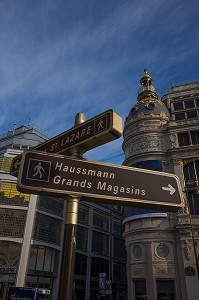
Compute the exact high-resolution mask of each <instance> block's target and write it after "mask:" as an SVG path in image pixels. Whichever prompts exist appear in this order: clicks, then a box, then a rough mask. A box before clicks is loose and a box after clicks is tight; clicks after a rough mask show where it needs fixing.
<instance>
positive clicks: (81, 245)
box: [77, 225, 88, 251]
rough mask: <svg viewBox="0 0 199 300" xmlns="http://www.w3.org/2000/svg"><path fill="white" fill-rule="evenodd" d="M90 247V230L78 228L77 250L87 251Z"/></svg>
mask: <svg viewBox="0 0 199 300" xmlns="http://www.w3.org/2000/svg"><path fill="white" fill-rule="evenodd" d="M87 245H88V229H87V228H84V227H82V226H79V225H78V226H77V249H79V250H82V251H87Z"/></svg>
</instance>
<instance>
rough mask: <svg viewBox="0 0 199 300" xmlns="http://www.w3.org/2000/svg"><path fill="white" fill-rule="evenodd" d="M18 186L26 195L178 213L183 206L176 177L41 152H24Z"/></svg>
mask: <svg viewBox="0 0 199 300" xmlns="http://www.w3.org/2000/svg"><path fill="white" fill-rule="evenodd" d="M17 184H18V190H19V191H21V192H25V193H27V192H29V193H32V194H46V195H47V194H49V195H52V196H57V197H62V195H66V194H68V195H77V196H82V197H83V198H82V199H84V200H86V201H93V202H98V203H99V202H101V203H102V202H105V203H109V204H110V200H111V201H112V202H117V201H120V202H121V203H120V205H133V206H137V207H142V208H149V209H150V208H155V209H158V210H165V211H177V210H178V209H179V208H180V207H182V204H183V201H182V199H183V197H182V191H181V188H180V183H179V179H178V177H177V176H175V175H173V174H170V173H163V172H157V171H151V170H145V169H137V168H132V167H126V166H121V165H111V164H107V163H101V162H94V161H86V160H78V159H72V158H70V157H65V156H62V155H58V154H49V153H44V152H38V151H29V150H28V151H25V152H24V154H23V156H22V162H21V166H20V172H19V176H18V182H17ZM84 197H85V198H84ZM97 198H100V199H101V200H99V199H97Z"/></svg>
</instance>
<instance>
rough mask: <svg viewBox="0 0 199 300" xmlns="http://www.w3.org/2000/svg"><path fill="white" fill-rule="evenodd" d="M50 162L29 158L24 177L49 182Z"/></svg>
mask: <svg viewBox="0 0 199 300" xmlns="http://www.w3.org/2000/svg"><path fill="white" fill-rule="evenodd" d="M50 171H51V162H50V161H46V160H37V159H30V160H29V164H28V168H27V174H26V179H29V180H34V181H38V182H40V181H44V182H49V179H50Z"/></svg>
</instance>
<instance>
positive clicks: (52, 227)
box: [33, 213, 62, 245]
mask: <svg viewBox="0 0 199 300" xmlns="http://www.w3.org/2000/svg"><path fill="white" fill-rule="evenodd" d="M61 227H62V221H60V220H58V219H56V218H53V217H50V216H46V215H43V214H40V213H37V214H36V218H35V226H34V233H33V239H35V240H39V241H44V242H49V243H53V244H58V245H59V244H60V240H61Z"/></svg>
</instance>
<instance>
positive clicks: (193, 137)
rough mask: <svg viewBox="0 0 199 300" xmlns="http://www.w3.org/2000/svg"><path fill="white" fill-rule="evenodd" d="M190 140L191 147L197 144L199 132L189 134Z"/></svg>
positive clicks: (198, 142)
mask: <svg viewBox="0 0 199 300" xmlns="http://www.w3.org/2000/svg"><path fill="white" fill-rule="evenodd" d="M191 140H192V144H193V145H197V144H199V131H192V132H191Z"/></svg>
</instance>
